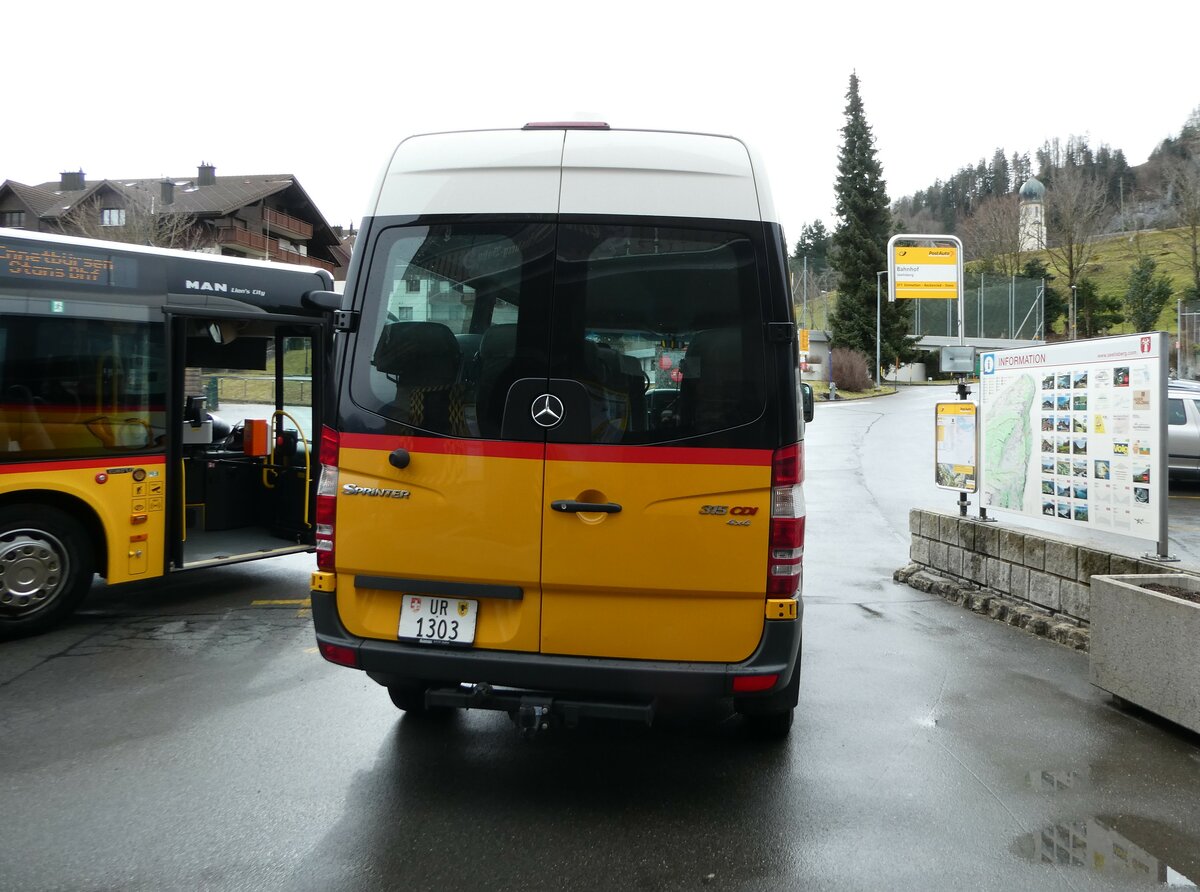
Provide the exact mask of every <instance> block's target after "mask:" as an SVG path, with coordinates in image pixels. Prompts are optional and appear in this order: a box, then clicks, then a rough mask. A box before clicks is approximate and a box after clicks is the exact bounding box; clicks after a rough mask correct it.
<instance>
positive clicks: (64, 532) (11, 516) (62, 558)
mask: <svg viewBox="0 0 1200 892" xmlns="http://www.w3.org/2000/svg"><path fill="white" fill-rule="evenodd" d="M93 572H94V571H93V558H92V546H91V542H90V541H89V539H88V536H87V533H86V532H85V531H84V529H83V527H82V526H81V525H80V524H79V523H78V522H77V521H75V520H73V519H72V518H71V517H69V516H68V515H66V514H64V513H63V512H62V511H59V510H57V509H55V508H48V507H46V506H44V505H10V506H8V507H6V508H0V640H3V639H6V638H18V637H21V636H23V635H33V634H36V633H38V632H43V631H45V630H46V629H49V628H50V627H51V626H53V625H55V624H56V623H58V622H60V621H61V620H62V619H64V618H65V617H67V616H68V615H69V614H70V613H71V611H73V610H74V609H75V607H76V606H77V605H78V604H79V602H80V601H81V600H83V596H84V595H86V594H87V590H88V587H89V586H90V585H91V583H92V574H93Z"/></svg>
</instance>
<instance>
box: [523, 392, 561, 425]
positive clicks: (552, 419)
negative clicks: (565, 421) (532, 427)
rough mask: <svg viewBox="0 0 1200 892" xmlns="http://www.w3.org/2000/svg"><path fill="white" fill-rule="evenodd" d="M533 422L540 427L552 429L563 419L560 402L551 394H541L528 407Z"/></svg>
mask: <svg viewBox="0 0 1200 892" xmlns="http://www.w3.org/2000/svg"><path fill="white" fill-rule="evenodd" d="M529 411H530V414H531V415H533V421H534V423H535V424H537V425H539V426H540V427H554V426H555V425H556V424H558V423H559V422H560V421H562V417H563V404H562V400H560V399H559V398H558V397H556V396H555V395H554V394H552V393H543V394H542V395H541V396H539V397H538V398H537V399H535V400H534V401H533V406H531V407H530V410H529Z"/></svg>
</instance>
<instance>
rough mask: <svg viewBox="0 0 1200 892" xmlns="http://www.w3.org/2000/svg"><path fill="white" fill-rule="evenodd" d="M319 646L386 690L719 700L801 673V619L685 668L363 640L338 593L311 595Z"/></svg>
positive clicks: (769, 625) (772, 626)
mask: <svg viewBox="0 0 1200 892" xmlns="http://www.w3.org/2000/svg"><path fill="white" fill-rule="evenodd" d="M311 594H312V612H313V626H314V627H315V629H316V633H317V643H318V644H332V645H337V646H339V647H345V648H350V649H352V650H353V651H354V652H355V653H356V654H357V658H358V665H357V668H359V669H362V670H363V671H365V672H366V673H367V675H368V676H370V677H371V678H372V679H374V680H375V681H377V682H379V683H380V684H383V685H388V684H392V683H395V682H403V681H421V682H425V683H433V684H439V683H449V684H459V683H468V684H477V683H480V682H486V683H488V684H491V685H499V686H504V687H514V688H527V689H530V690H551V691H562V692H567V691H569V692H575V693H587V694H603V695H608V696H615V697H666V698H676V697H678V698H680V699H688V700H691V699H721V698H724V697H731V696H733V694H734V691H733V679H734V678H735V677H737V676H739V675H769V674H776V675H778V676H779V679H778V681H777V682H776V683H775V685H774V686H773V687H772V688H770V689H769V690H765V691H761V692H755V693H754V694H742V693H740V692H739V693H738V695H737V696H738V697H739V698H743V697H747V698H757V697H760V696H762V697H769V696H770V695H771V694H772V693H773V692H776V691H779V690H780V689H781V688H783V687H785V686H786V685H787V683H788V682H789V681H790V680H791V677H792V673H793V672H798V671H799V666H798V665H797V663H798V662H799V654H800V639H801V630H800V620H801V617H799V616H798V617H797V618H796V619H794V620H786V621H764V623H763V636H762V640H760V641H759V643H758V648H757V649H756V650H755V651H754V653H753V654H752V655H751V656H750V658H749V659H747V660H745V661H744V662H741V663H682V662H668V661H654V660H625V659H609V658H600V657H575V656H561V655H557V654H542V653H524V652H516V651H496V650H469V649H465V648H452V647H437V646H434V645H422V644H406V643H400V642H398V641H380V640H376V639H371V638H358V637H357V636H354V635H351V634H350V633H349V632H347V631H346V629H345V627H344V626H343V625H342V622H341V619H339V617H338V613H337V596H336V594H335V593H333V592H319V591H313V592H312V593H311Z"/></svg>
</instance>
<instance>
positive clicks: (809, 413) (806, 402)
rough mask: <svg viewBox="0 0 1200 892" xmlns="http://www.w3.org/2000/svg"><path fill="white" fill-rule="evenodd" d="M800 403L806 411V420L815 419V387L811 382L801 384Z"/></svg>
mask: <svg viewBox="0 0 1200 892" xmlns="http://www.w3.org/2000/svg"><path fill="white" fill-rule="evenodd" d="M800 405H801V407H802V409H803V412H804V420H805V422H809V421H812V420H813V389H812V385H811V384H805V383H803V382H802V383H801V384H800Z"/></svg>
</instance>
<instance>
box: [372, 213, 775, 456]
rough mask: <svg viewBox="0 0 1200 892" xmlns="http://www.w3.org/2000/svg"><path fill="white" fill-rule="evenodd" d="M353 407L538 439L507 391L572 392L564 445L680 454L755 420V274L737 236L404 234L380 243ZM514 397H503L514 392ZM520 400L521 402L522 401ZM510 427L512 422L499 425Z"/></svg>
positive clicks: (417, 426)
mask: <svg viewBox="0 0 1200 892" xmlns="http://www.w3.org/2000/svg"><path fill="white" fill-rule="evenodd" d="M366 293H367V300H366V302H365V305H364V308H363V320H362V326H361V328H360V334H359V338H358V341H357V347H356V355H355V361H354V369H353V372H352V382H351V393H352V395H353V398H354V400H355V402H356V403H357V404H358V405H360V406H362V407H364V408H366V409H368V410H370V411H372V412H375V413H377V414H379V415H382V416H383V417H385V418H386V419H388V420H389V421H392V422H396V423H398V424H400V425H402V426H405V427H408V428H412V429H413V430H414V432H418V433H419V432H428V433H436V434H443V435H450V436H455V437H471V438H482V439H497V438H501V437H502V436H503V437H504V438H516V439H533V438H537V437H540V436H542V435H543V434H544V432H542V431H540V430H537V429H534V428H529V427H528V426H526V427H525V428H521V427H520V426H519V425H515V424H513V423H512V422H513V418H512V416H514V415H523V416H525V417H526V418H528V414H529V406H528V405H527V403H528V400H527V399H525V396H524V393H525V391H522V390H521V389H520V388H517V389H513V385H514V383H516V382H519V381H522V380H527V379H533V378H541V379H545V380H546V381H547V382H548V385H547V386H548V387H550V389H551V390H555V385H554V384H553V383H549V382H552V381H563V380H567V381H570V382H575V384H573V385H572V388H571V389H569V390H568V391H564V393H563V395H564V396H565V397H566V398H567V399H568V401H570V400H571V399H574V398H575V397H574V395H575V394H579V395H580V396H579V397H578V399H579V400H580V401H581V402H582V403H583V404H582V405H580V406H573V405H568V406H567V407H566V408H567V413H568V415H571V416H572V417H576V414H575V413H582V414H584V415H585V416H586V418H587V423H586V424H584V425H578V424H576V425H573V426H572V427H571V428H570V430H569V431H567V429H566V428H564V429H563V430H560V431H551V432H550V434H549V436H550V438H551V439H554V440H558V441H567V442H586V443H611V444H649V443H665V442H673V441H677V440H684V439H687V438H689V437H695V436H698V435H703V434H708V433H713V432H716V431H721V430H725V429H728V428H732V427H737V426H739V425H743V424H747V423H749V422H751V421H754V420H755V419H757V418H758V417H759V416H760V415H761V414H762V412H763V409H764V405H765V391H766V384H765V371H764V365H765V357H764V345H763V343H762V341H763V331H764V329H763V324H762V323H763V319H762V309H761V299H760V292H759V278H758V267H757V264H756V260H755V251H754V245H753V243H752V241H751V240H750V238H749V237H748V236H746V235H745V234H741V233H736V232H725V231H712V230H707V229H696V228H684V227H679V228H675V227H662V226H634V225H599V224H575V223H571V224H566V223H564V224H560V225H557V226H555V225H553V224H535V225H530V224H511V225H497V224H474V223H471V224H467V223H455V224H445V225H434V226H416V227H403V228H395V229H392V230H388V231H386V232H385V233H384V235H383V236H382V237H381V238H380V239H379V241H378V242H377V245H376V249H375V252H374V256H373V259H372V262H371V268H370V272H369V278H368V281H367V286H366ZM510 390H511V393H510ZM518 393H520V394H521V399H520V400H518V399H517V395H518ZM506 412H507V413H508V415H507V416H506Z"/></svg>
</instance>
